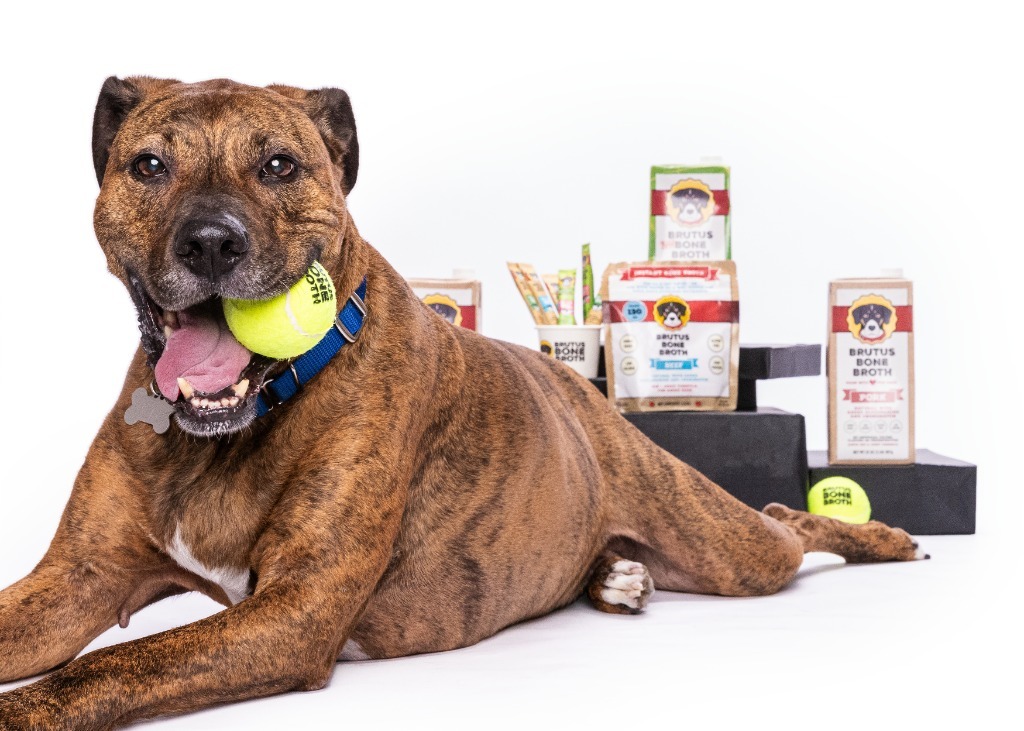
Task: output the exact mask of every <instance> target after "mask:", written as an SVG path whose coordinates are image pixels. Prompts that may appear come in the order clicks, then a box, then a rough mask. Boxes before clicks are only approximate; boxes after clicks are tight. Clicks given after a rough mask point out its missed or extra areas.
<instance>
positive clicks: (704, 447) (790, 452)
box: [624, 408, 807, 510]
mask: <svg viewBox="0 0 1024 731" xmlns="http://www.w3.org/2000/svg"><path fill="white" fill-rule="evenodd" d="M624 416H625V417H626V418H627V419H628V420H629V421H631V422H632V423H633V424H634V425H635V426H636V427H637V428H638V429H640V431H642V432H643V433H644V434H646V435H647V436H648V437H649V438H650V439H651V441H653V442H654V443H655V444H657V445H658V446H659V447H661V448H662V449H665V450H666V451H668V452H671V453H672V454H673V455H675V456H676V457H678V458H679V459H681V460H682V461H684V462H686V463H687V464H689V465H690V466H692V467H693V468H694V469H696V470H698V471H700V472H703V473H704V474H705V475H707V476H708V477H709V478H710V479H711V480H713V481H714V482H716V483H718V484H719V485H721V486H722V487H724V488H725V489H726V490H727V491H728V492H729V493H730V494H732V495H734V496H735V497H737V498H739V499H740V500H742V501H743V502H745V503H746V504H747V505H749V506H751V507H753V508H756V509H758V510H760V509H761V508H763V507H764V506H765V505H767V504H768V503H772V502H778V503H783V504H784V505H788V506H790V507H792V508H797V509H800V510H804V509H806V505H807V497H806V490H807V446H806V444H807V443H806V441H805V439H804V417H803V416H801V415H800V414H791V413H789V412H788V411H782V410H781V409H771V408H761V409H758V410H757V411H735V412H733V411H728V412H723V411H657V412H646V413H639V414H624Z"/></svg>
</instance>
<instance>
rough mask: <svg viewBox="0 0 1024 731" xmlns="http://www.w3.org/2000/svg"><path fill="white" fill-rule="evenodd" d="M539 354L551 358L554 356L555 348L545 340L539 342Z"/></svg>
mask: <svg viewBox="0 0 1024 731" xmlns="http://www.w3.org/2000/svg"><path fill="white" fill-rule="evenodd" d="M540 352H542V353H543V354H544V355H550V356H551V357H552V358H553V357H554V356H555V346H554V345H552V344H551V343H550V342H548V341H547V340H541V341H540Z"/></svg>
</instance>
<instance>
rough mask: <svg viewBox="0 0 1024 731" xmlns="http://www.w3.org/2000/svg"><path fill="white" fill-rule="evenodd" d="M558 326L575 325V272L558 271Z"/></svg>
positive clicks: (567, 270)
mask: <svg viewBox="0 0 1024 731" xmlns="http://www.w3.org/2000/svg"><path fill="white" fill-rule="evenodd" d="M558 324H559V325H575V324H576V270H575V269H559V270H558Z"/></svg>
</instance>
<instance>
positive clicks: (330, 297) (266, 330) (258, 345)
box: [224, 262, 337, 359]
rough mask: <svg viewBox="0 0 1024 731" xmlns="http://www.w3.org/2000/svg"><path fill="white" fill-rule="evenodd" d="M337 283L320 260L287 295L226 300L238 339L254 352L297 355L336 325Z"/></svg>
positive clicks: (279, 355) (231, 322) (227, 310)
mask: <svg viewBox="0 0 1024 731" xmlns="http://www.w3.org/2000/svg"><path fill="white" fill-rule="evenodd" d="M335 306H336V301H335V296H334V283H333V282H332V281H331V277H330V275H329V274H328V273H327V270H326V269H324V268H323V266H321V265H320V263H319V262H313V264H312V266H310V267H309V270H308V271H307V272H306V275H305V276H304V277H303V278H302V279H300V280H299V281H298V282H296V283H295V284H294V285H293V286H292V288H291V289H289V290H288V291H287V292H285V293H284V294H282V295H280V296H278V297H274V298H273V299H269V300H233V299H225V300H224V318H225V319H226V320H227V321H228V327H229V328H230V329H231V332H232V334H234V336H235V338H236V339H237V340H238V342H240V343H241V344H242V345H244V346H245V347H246V348H248V349H249V350H251V351H252V352H254V353H259V354H260V355H265V356H267V357H269V358H279V359H283V358H294V357H295V356H297V355H302V354H303V353H305V352H306V351H307V350H309V349H310V348H312V347H313V346H314V345H316V344H317V343H319V342H320V340H321V339H323V336H324V335H326V334H327V331H328V330H330V329H331V326H332V325H333V324H334V318H335V316H336V315H337V310H336V309H335Z"/></svg>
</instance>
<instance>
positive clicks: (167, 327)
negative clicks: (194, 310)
mask: <svg viewBox="0 0 1024 731" xmlns="http://www.w3.org/2000/svg"><path fill="white" fill-rule="evenodd" d="M173 332H174V330H172V329H171V326H170V325H164V337H165V338H167V339H168V340H170V339H171V333H173Z"/></svg>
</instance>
